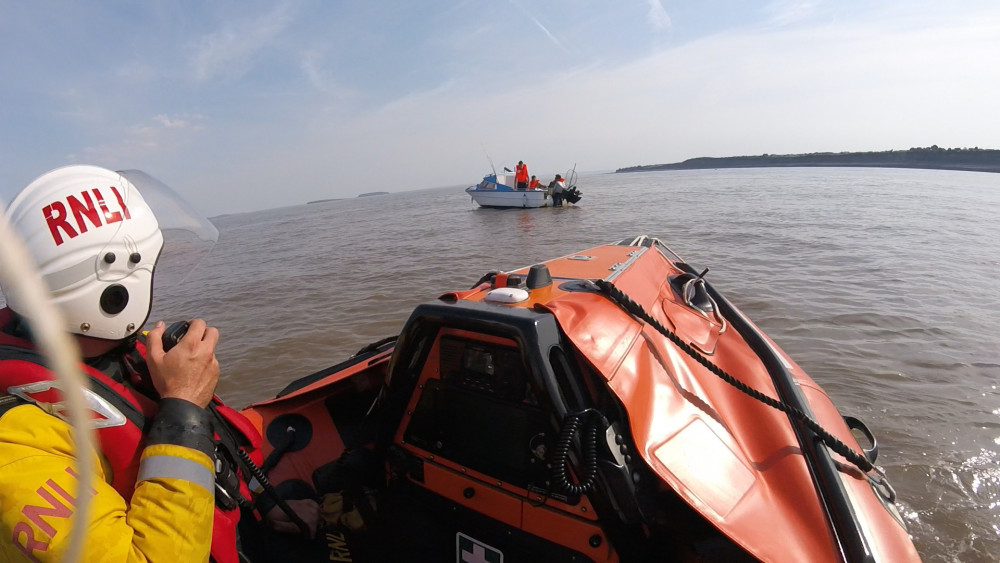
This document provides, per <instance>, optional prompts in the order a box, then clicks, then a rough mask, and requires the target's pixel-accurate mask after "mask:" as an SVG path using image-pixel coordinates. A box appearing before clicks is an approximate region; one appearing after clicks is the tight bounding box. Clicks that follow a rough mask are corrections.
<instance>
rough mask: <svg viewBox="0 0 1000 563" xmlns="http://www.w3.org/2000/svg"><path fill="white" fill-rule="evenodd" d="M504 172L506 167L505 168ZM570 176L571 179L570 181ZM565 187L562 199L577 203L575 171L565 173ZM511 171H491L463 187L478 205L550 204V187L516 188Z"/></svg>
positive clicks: (543, 205)
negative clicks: (473, 183) (480, 179)
mask: <svg viewBox="0 0 1000 563" xmlns="http://www.w3.org/2000/svg"><path fill="white" fill-rule="evenodd" d="M505 172H506V169H505ZM570 178H572V181H570ZM565 183H566V188H565V189H564V190H563V200H564V201H567V202H569V203H574V204H575V203H577V202H579V201H580V198H581V197H583V194H582V193H581V192H580V190H579V189H578V188H577V187H576V172H575V171H570V172H567V173H566V182H565ZM516 186H517V184H516V182H515V181H514V174H512V173H501V174H497V173H495V172H494V173H493V174H488V175H487V176H485V177H483V181H482V182H479V183H478V184H476V185H474V186H469V187H468V188H466V189H465V193H467V194H469V196H471V197H472V201H474V202H476V204H478V205H479V206H480V207H490V208H510V207H513V208H533V207H549V206H551V205H552V197H551V191H552V190H551V188H547V187H540V188H528V189H524V190H519V189H517V187H516Z"/></svg>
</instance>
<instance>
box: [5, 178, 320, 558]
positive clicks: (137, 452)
mask: <svg viewBox="0 0 1000 563" xmlns="http://www.w3.org/2000/svg"><path fill="white" fill-rule="evenodd" d="M129 174H131V175H129ZM130 178H132V179H130ZM143 178H145V179H148V180H150V181H151V184H150V188H149V191H148V192H146V191H145V190H146V187H145V186H144V187H143V190H144V193H146V194H147V195H146V197H145V198H144V196H143V194H141V193H140V190H139V188H138V187H137V185H136V184H135V183H134V182H137V181H140V180H142V179H143ZM154 183H156V180H154V179H152V178H150V177H149V176H145V175H144V174H143V173H141V172H138V171H126V172H122V173H119V172H112V171H111V170H106V169H104V168H99V167H96V166H67V167H63V168H59V169H56V170H53V171H51V172H49V173H46V174H44V175H42V176H40V177H39V178H37V179H36V180H35V181H33V182H32V183H31V184H29V185H28V186H27V187H26V188H25V189H24V190H22V191H21V192H20V193H19V194H18V195H17V196H16V197H15V198H14V200H13V201H12V202H11V204H10V206H9V207H8V209H7V215H8V217H9V220H10V222H11V225H12V226H13V228H14V230H15V231H16V232H17V233H18V234H19V235H20V237H21V238H22V239H24V240H25V242H26V245H27V246H28V248H29V250H30V251H31V252H32V254H33V258H34V259H35V260H36V261H37V263H38V264H39V270H40V273H41V275H42V278H43V279H44V281H45V282H46V284H47V286H48V288H49V290H50V296H51V299H52V302H53V304H54V305H55V306H56V308H57V309H59V311H60V312H61V314H62V316H63V319H64V321H65V322H66V329H67V330H68V331H69V332H71V333H72V334H73V336H74V337H75V340H76V342H77V343H78V345H79V348H80V351H81V352H82V356H83V358H84V361H83V363H81V364H80V369H81V370H82V371H83V372H84V373H85V374H86V375H87V377H88V379H89V381H90V389H89V390H85V394H87V395H89V397H88V405H89V408H91V409H93V411H94V417H95V426H96V427H97V429H98V430H97V435H98V442H99V444H100V451H99V452H94V453H93V454H91V455H94V456H95V461H97V460H99V462H98V463H97V464H96V467H97V471H96V473H97V475H96V478H95V480H94V482H92V483H90V484H89V485H90V486H91V489H92V492H93V495H94V496H93V502H92V504H91V506H90V510H89V514H88V515H87V518H88V519H89V521H88V522H87V526H88V531H87V535H86V538H87V541H86V542H85V545H84V551H83V559H84V560H85V561H91V560H98V559H100V560H102V561H132V560H143V561H145V560H153V561H167V560H174V561H205V560H208V559H209V557H211V558H212V560H213V561H219V562H233V563H235V562H237V561H239V560H240V553H239V552H238V547H237V523H238V522H239V521H240V519H241V518H240V517H241V508H242V512H243V515H244V516H246V517H249V516H252V515H253V510H252V505H251V504H250V502H249V501H248V500H247V499H250V498H252V494H251V491H250V489H249V487H248V485H247V482H246V478H245V477H243V475H244V474H245V473H246V472H247V471H248V470H249V466H250V464H253V463H254V461H253V460H254V458H256V459H257V460H258V462H259V459H260V455H259V452H258V451H257V448H258V447H259V445H260V439H261V438H260V435H259V434H258V433H257V431H256V429H255V428H254V427H253V425H252V424H251V423H250V422H249V421H248V420H246V419H245V418H244V417H243V416H242V415H240V414H239V413H237V412H236V411H234V410H232V409H230V408H229V407H226V406H225V405H223V404H222V402H221V401H219V400H218V398H216V397H214V390H215V387H216V383H217V382H218V378H219V364H218V361H217V360H216V357H215V346H216V343H217V342H218V339H219V332H218V330H216V329H215V328H213V327H210V326H208V325H207V324H206V323H205V322H204V321H203V320H201V319H193V320H191V321H189V323H188V328H187V331H186V333H184V334H183V335H182V336H180V338H179V341H177V343H176V345H175V346H173V348H171V349H170V350H169V351H167V350H164V343H163V340H162V338H163V335H164V331H165V329H166V327H165V326H164V323H163V322H158V323H156V324H155V325H154V326H153V328H152V329H151V330H150V331H149V332H148V334H147V335H146V337H145V338H142V335H141V334H140V329H141V328H142V326H143V324H144V323H145V322H146V319H147V317H148V316H149V312H150V308H151V304H152V288H153V278H154V270H155V269H156V267H157V264H159V263H160V262H161V261H163V260H164V255H167V254H168V252H167V251H166V248H165V245H164V235H163V231H161V229H168V228H170V226H168V225H166V224H164V223H163V222H162V219H161V221H158V220H157V219H158V218H157V216H155V215H154V213H153V210H152V209H151V208H150V206H149V204H147V199H148V198H150V197H151V196H150V195H149V194H151V193H152V192H153V191H155V189H154V188H155V187H156V186H155V185H154ZM159 185H160V186H162V184H159ZM163 188H166V187H165V186H163ZM166 191H167V192H169V188H167V189H166ZM170 195H173V194H172V192H171V193H170ZM160 197H162V195H161V196H160ZM174 197H176V196H174ZM149 201H153V199H149ZM160 201H162V199H161V200H160ZM167 207H170V206H167ZM178 209H183V207H178ZM168 214H169V213H164V215H168ZM203 221H204V223H207V225H208V227H209V228H210V229H211V230H212V232H213V233H215V235H216V236H217V231H215V229H214V227H212V226H211V224H210V223H208V221H207V220H203ZM183 252H184V253H188V254H190V253H191V252H190V251H189V250H188V249H187V247H185V250H184V251H183ZM156 273H157V274H158V275H157V280H159V279H160V277H159V273H160V272H159V271H157V272H156ZM2 290H3V295H4V299H5V301H6V304H7V306H6V307H4V308H3V309H0V460H2V461H0V529H3V530H5V531H6V532H5V534H4V535H3V537H2V538H0V559H2V560H4V561H7V560H14V559H21V558H25V559H26V560H32V561H58V560H61V559H62V557H63V556H64V554H65V551H66V549H67V547H68V546H67V543H68V539H69V535H70V534H69V525H70V523H71V521H72V518H73V517H74V515H73V507H74V505H75V501H74V498H73V497H72V495H73V494H74V491H77V490H79V488H80V485H81V484H80V483H78V482H77V473H76V470H75V468H76V464H77V462H76V456H78V455H88V454H87V452H77V453H76V455H74V452H73V443H74V442H73V438H72V429H71V427H70V426H69V424H68V423H67V422H66V421H65V420H64V419H63V418H62V417H61V406H60V404H61V403H60V401H61V400H62V398H61V394H60V393H59V392H58V388H57V387H55V386H53V385H52V383H53V380H54V375H53V374H52V373H51V372H50V371H49V370H48V368H47V367H46V361H45V360H44V359H43V358H42V356H41V355H40V354H39V353H38V352H37V350H36V346H35V342H34V340H33V337H32V333H31V325H30V322H29V320H28V319H27V318H25V317H24V316H22V315H21V314H20V313H23V312H25V311H26V305H25V302H24V300H23V298H22V296H21V295H19V294H17V293H16V292H15V291H13V290H11V288H9V287H7V286H6V285H4V286H3V287H2ZM206 407H207V408H206ZM310 503H311V504H310ZM289 504H294V507H293V510H294V512H296V513H297V515H298V516H297V517H298V518H299V520H300V521H304V523H306V524H307V525H308V526H309V527H310V530H311V532H312V533H315V529H316V523H317V521H318V513H319V509H318V505H317V504H316V503H315V502H314V501H311V500H309V501H288V503H287V504H286V506H288V505H289ZM250 520H252V518H245V519H244V522H243V524H244V525H247V524H250V523H251V522H250ZM265 521H267V522H269V523H273V527H275V528H276V529H278V528H281V527H282V526H283V525H284V524H287V523H288V522H290V521H291V519H290V517H289V516H280V515H276V514H272V512H268V514H267V517H265ZM282 521H284V522H282ZM252 523H254V524H255V522H252Z"/></svg>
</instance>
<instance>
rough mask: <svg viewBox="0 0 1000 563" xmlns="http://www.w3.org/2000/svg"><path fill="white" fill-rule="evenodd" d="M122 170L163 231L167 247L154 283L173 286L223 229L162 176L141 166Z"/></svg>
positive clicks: (196, 262)
mask: <svg viewBox="0 0 1000 563" xmlns="http://www.w3.org/2000/svg"><path fill="white" fill-rule="evenodd" d="M118 173H119V174H121V175H122V176H123V177H125V178H126V179H127V180H128V181H129V182H131V183H132V185H134V186H135V187H136V189H137V190H138V192H139V194H140V195H141V196H142V199H144V200H145V202H146V205H147V206H148V207H149V209H151V210H152V211H153V215H154V216H155V217H156V222H157V223H158V224H159V227H160V232H161V233H162V235H163V249H162V250H161V251H160V255H159V258H158V259H157V260H156V266H155V268H154V269H153V287H156V288H157V289H169V288H174V287H176V286H178V285H180V284H181V282H183V281H184V280H185V279H186V278H187V277H188V276H189V275H190V274H191V272H192V271H194V270H195V268H196V267H197V266H198V264H200V263H201V261H202V260H204V259H205V257H206V256H208V254H209V253H210V252H211V251H212V247H213V246H214V245H215V243H216V242H217V241H218V240H219V230H218V229H216V228H215V225H213V224H212V222H211V221H209V220H208V219H207V218H205V217H204V216H203V215H202V214H201V213H199V212H198V211H196V210H195V209H194V207H192V206H191V204H189V203H188V202H187V201H185V200H184V199H182V198H181V197H180V196H178V195H177V194H176V193H175V192H174V191H173V190H172V189H170V187H169V186H167V185H166V184H164V183H163V182H161V181H160V180H157V179H156V178H153V177H152V176H150V175H149V174H146V173H145V172H142V171H141V170H119V171H118ZM126 203H127V202H126Z"/></svg>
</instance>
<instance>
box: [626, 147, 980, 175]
mask: <svg viewBox="0 0 1000 563" xmlns="http://www.w3.org/2000/svg"><path fill="white" fill-rule="evenodd" d="M792 166H861V167H875V168H927V169H935V170H967V171H973V172H1000V150H994V149H981V148H979V147H976V148H971V149H966V148H962V149H942V148H940V147H938V146H937V145H934V146H931V147H927V148H911V149H909V150H898V151H897V150H890V151H877V152H838V153H834V152H817V153H809V154H763V155H760V156H727V157H720V158H714V157H699V158H690V159H688V160H685V161H684V162H675V163H673V164H651V165H645V166H629V167H626V168H619V169H617V170H615V172H650V171H654V170H701V169H706V168H765V167H792Z"/></svg>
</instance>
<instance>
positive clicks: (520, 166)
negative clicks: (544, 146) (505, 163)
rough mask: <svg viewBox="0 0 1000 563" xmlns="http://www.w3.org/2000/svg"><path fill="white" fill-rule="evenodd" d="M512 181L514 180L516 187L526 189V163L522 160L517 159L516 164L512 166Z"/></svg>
mask: <svg viewBox="0 0 1000 563" xmlns="http://www.w3.org/2000/svg"><path fill="white" fill-rule="evenodd" d="M514 182H516V185H517V189H519V190H526V189H528V165H526V164H525V163H524V161H523V160H519V161H517V166H515V167H514Z"/></svg>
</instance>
